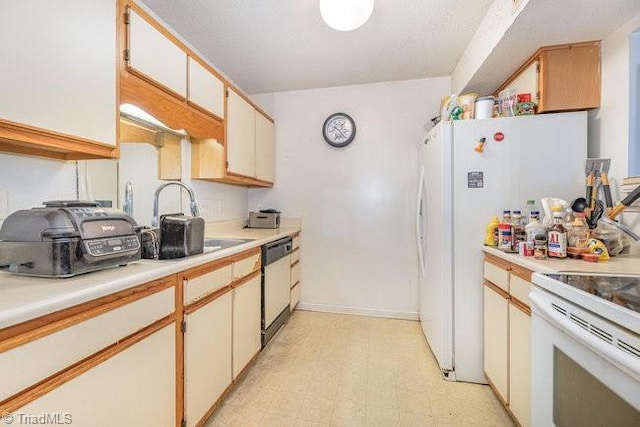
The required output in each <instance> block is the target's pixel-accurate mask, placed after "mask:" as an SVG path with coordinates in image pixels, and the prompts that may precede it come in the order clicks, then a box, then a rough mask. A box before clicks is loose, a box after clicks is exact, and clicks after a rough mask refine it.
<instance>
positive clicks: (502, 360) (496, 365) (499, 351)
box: [484, 285, 509, 402]
mask: <svg viewBox="0 0 640 427" xmlns="http://www.w3.org/2000/svg"><path fill="white" fill-rule="evenodd" d="M508 317H509V302H508V300H507V299H506V298H505V297H504V296H503V295H501V294H499V293H498V292H496V291H495V290H493V289H491V288H490V287H488V286H486V285H485V287H484V372H485V374H486V375H487V379H488V380H489V381H491V383H492V384H493V386H494V387H495V389H496V391H497V393H498V394H499V395H500V398H502V400H503V401H504V402H508V401H509V393H508V368H509V366H508V364H507V362H508V351H509V347H508V344H509V334H508V328H509V324H508V320H509V319H508Z"/></svg>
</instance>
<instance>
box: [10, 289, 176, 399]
mask: <svg viewBox="0 0 640 427" xmlns="http://www.w3.org/2000/svg"><path fill="white" fill-rule="evenodd" d="M174 309H175V297H174V288H173V287H171V288H169V289H165V290H163V291H160V292H158V293H155V294H153V295H150V296H148V297H145V298H142V299H139V300H137V301H134V302H132V303H130V304H127V305H125V306H122V307H119V308H116V309H114V310H111V311H108V312H106V313H103V314H101V315H99V316H96V317H93V318H91V319H88V320H85V321H83V322H81V323H78V324H75V325H72V326H69V327H67V328H65V329H62V330H60V331H57V332H55V333H53V334H51V335H47V336H45V337H42V338H39V339H37V340H35V341H31V342H28V343H26V344H24V345H21V346H20V347H16V348H13V349H10V350H7V351H5V352H3V353H0V375H1V376H2V387H0V401H2V400H4V399H6V398H8V397H10V396H12V395H14V394H16V393H18V392H19V391H21V390H24V389H25V388H27V387H29V386H31V385H33V384H35V383H36V382H39V381H41V380H43V379H45V378H47V377H49V376H50V375H52V374H54V373H56V372H58V371H60V370H62V369H65V368H67V367H68V366H70V365H72V364H74V363H76V362H78V361H79V360H82V359H84V358H86V357H87V356H90V355H91V354H94V353H96V352H97V351H99V350H102V349H103V348H105V347H107V346H109V345H111V344H113V343H115V342H117V341H119V340H120V339H122V338H124V337H126V336H128V335H130V334H132V333H134V332H136V331H139V330H140V329H142V328H144V327H146V326H147V325H150V324H151V323H153V322H155V321H156V320H159V319H161V318H163V317H166V316H167V315H169V314H171V313H173V312H174ZM18 367H19V369H18Z"/></svg>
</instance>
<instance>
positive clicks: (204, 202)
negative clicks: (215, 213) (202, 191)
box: [198, 199, 212, 215]
mask: <svg viewBox="0 0 640 427" xmlns="http://www.w3.org/2000/svg"><path fill="white" fill-rule="evenodd" d="M198 207H199V208H200V213H201V214H203V215H206V214H209V213H211V208H212V206H211V199H200V200H199V201H198Z"/></svg>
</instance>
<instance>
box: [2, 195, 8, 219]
mask: <svg viewBox="0 0 640 427" xmlns="http://www.w3.org/2000/svg"><path fill="white" fill-rule="evenodd" d="M8 216H9V194H8V193H7V192H6V191H5V190H0V219H5V218H6V217H8Z"/></svg>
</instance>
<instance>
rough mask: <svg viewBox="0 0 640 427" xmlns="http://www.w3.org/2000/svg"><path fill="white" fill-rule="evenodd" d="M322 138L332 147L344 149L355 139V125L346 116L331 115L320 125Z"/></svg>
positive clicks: (349, 117)
mask: <svg viewBox="0 0 640 427" xmlns="http://www.w3.org/2000/svg"><path fill="white" fill-rule="evenodd" d="M322 136H324V140H325V141H327V144H329V145H331V146H333V147H346V146H347V145H349V144H350V143H351V141H353V139H354V138H355V137H356V124H355V122H354V121H353V119H352V118H351V116H349V115H348V114H345V113H335V114H332V115H330V116H329V117H327V120H325V121H324V125H322Z"/></svg>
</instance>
